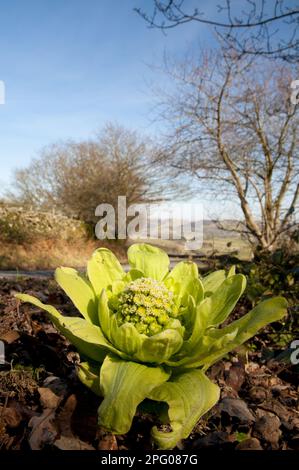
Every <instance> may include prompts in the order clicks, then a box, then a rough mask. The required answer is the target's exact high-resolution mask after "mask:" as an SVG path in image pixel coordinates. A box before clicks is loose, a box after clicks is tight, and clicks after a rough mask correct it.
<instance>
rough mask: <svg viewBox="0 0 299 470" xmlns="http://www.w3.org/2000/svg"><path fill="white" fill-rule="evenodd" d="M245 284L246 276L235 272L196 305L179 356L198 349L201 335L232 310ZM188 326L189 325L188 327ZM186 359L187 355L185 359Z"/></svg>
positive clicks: (191, 353)
mask: <svg viewBox="0 0 299 470" xmlns="http://www.w3.org/2000/svg"><path fill="white" fill-rule="evenodd" d="M245 286H246V278H245V277H244V276H243V275H242V274H236V275H235V276H231V277H229V278H227V279H226V280H225V281H224V282H223V283H222V284H221V286H220V287H219V288H218V289H217V290H216V291H215V292H214V294H212V295H211V296H210V297H207V298H205V299H204V301H203V302H201V303H200V304H199V305H198V306H197V307H196V314H195V315H194V314H193V315H190V317H193V318H194V324H193V328H192V334H191V336H190V338H189V339H187V340H186V341H185V342H184V345H183V347H182V349H181V351H180V352H179V358H182V357H183V356H189V355H193V352H194V351H195V350H198V348H199V344H200V341H201V337H202V336H203V335H204V333H205V330H206V329H207V328H208V327H211V326H215V325H218V324H220V323H222V322H223V321H224V320H225V319H226V318H227V317H228V316H229V314H230V313H231V312H232V310H233V309H234V307H235V305H236V303H237V302H238V300H239V298H240V296H241V295H242V293H243V291H244V289H245ZM189 328H190V327H189ZM185 360H186V361H188V357H186V359H185Z"/></svg>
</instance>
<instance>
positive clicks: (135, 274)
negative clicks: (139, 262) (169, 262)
mask: <svg viewBox="0 0 299 470" xmlns="http://www.w3.org/2000/svg"><path fill="white" fill-rule="evenodd" d="M141 277H144V274H143V273H142V272H141V271H139V270H138V269H130V271H128V272H127V273H126V274H125V275H124V277H123V278H122V280H123V281H124V282H125V283H126V284H127V283H129V282H132V281H136V279H140V278H141Z"/></svg>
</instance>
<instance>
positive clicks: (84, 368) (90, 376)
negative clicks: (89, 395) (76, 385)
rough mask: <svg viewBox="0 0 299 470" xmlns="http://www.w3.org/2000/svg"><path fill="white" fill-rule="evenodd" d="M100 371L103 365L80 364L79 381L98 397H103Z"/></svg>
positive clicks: (78, 367) (78, 369)
mask: <svg viewBox="0 0 299 470" xmlns="http://www.w3.org/2000/svg"><path fill="white" fill-rule="evenodd" d="M100 369H101V365H100V364H98V363H95V362H93V363H92V362H80V364H78V366H77V376H78V378H79V380H81V382H82V383H83V384H84V385H85V386H86V387H88V388H89V389H90V390H92V391H93V393H95V394H96V395H98V396H102V395H101V390H100Z"/></svg>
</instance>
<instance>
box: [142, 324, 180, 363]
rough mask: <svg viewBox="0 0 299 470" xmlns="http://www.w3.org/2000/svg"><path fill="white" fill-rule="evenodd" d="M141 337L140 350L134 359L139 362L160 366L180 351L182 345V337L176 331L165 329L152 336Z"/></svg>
mask: <svg viewBox="0 0 299 470" xmlns="http://www.w3.org/2000/svg"><path fill="white" fill-rule="evenodd" d="M141 336H142V338H143V341H142V343H141V345H140V348H139V349H138V350H137V351H136V352H135V353H134V358H135V359H137V360H138V361H141V362H149V363H155V364H162V363H163V362H165V361H167V360H168V359H169V358H170V357H171V356H172V355H173V354H175V353H176V352H177V351H179V350H180V348H181V347H182V344H183V338H182V335H181V334H180V333H179V332H178V331H177V330H176V329H167V330H164V331H162V332H161V333H158V334H156V335H153V336H149V337H148V336H146V335H140V337H141Z"/></svg>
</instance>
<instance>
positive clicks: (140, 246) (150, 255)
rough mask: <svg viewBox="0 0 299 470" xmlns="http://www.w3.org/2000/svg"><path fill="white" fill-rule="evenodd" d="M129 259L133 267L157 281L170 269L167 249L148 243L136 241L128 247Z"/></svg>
mask: <svg viewBox="0 0 299 470" xmlns="http://www.w3.org/2000/svg"><path fill="white" fill-rule="evenodd" d="M128 260H129V264H130V266H131V268H133V269H138V270H139V271H141V272H142V273H143V274H144V277H150V278H152V279H156V280H157V281H162V279H163V278H164V277H165V276H166V275H167V273H168V271H169V258H168V255H167V253H165V251H163V250H160V248H157V247H155V246H151V245H147V244H146V243H136V244H134V245H131V246H130V248H129V249H128Z"/></svg>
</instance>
